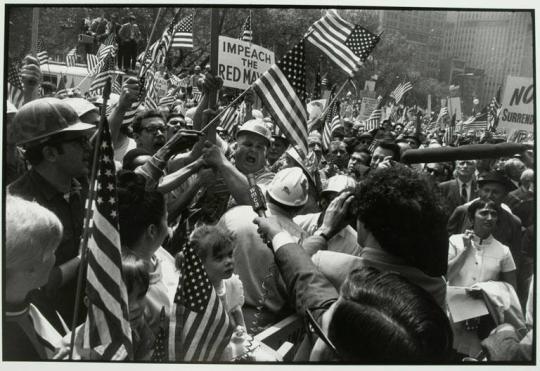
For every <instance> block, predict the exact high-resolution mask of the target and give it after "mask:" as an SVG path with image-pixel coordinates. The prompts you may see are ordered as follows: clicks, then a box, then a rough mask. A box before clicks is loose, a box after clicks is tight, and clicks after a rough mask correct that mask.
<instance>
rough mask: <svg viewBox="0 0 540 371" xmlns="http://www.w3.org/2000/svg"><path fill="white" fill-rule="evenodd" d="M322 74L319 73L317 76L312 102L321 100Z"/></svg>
mask: <svg viewBox="0 0 540 371" xmlns="http://www.w3.org/2000/svg"><path fill="white" fill-rule="evenodd" d="M321 97H322V95H321V73H320V72H319V71H317V73H316V74H315V85H314V86H313V94H312V96H311V99H312V100H317V99H321Z"/></svg>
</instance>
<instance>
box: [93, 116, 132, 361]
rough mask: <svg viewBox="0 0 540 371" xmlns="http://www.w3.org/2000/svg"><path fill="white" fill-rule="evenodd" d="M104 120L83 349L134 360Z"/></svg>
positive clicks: (110, 152) (113, 174)
mask: <svg viewBox="0 0 540 371" xmlns="http://www.w3.org/2000/svg"><path fill="white" fill-rule="evenodd" d="M102 120H103V123H102V124H103V125H102V127H103V129H102V134H101V138H102V141H101V144H100V145H99V155H98V172H97V179H96V183H97V184H96V199H95V200H94V202H93V206H92V207H93V216H92V222H93V224H92V229H91V236H90V239H89V241H88V267H87V273H86V296H87V297H88V301H89V306H88V315H87V317H86V323H85V325H84V337H83V348H85V349H93V350H94V351H96V352H98V353H99V354H100V355H102V357H103V359H104V360H115V361H119V360H124V359H126V358H127V359H133V349H132V342H131V327H130V324H129V320H128V297H127V290H126V286H125V284H124V280H123V278H122V258H121V245H120V234H119V232H118V198H117V191H116V171H115V165H114V161H113V158H114V152H113V148H112V144H111V134H110V132H109V124H108V122H107V118H106V117H105V116H103V117H102Z"/></svg>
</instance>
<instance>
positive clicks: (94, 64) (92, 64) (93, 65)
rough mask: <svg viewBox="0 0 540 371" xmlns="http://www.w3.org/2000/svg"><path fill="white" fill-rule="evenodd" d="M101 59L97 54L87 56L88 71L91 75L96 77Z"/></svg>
mask: <svg viewBox="0 0 540 371" xmlns="http://www.w3.org/2000/svg"><path fill="white" fill-rule="evenodd" d="M99 64H100V63H99V59H98V57H97V55H95V54H86V69H87V70H88V74H89V75H94V74H95V73H96V72H97V70H98V65H99Z"/></svg>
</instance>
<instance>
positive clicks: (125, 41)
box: [118, 14, 141, 70]
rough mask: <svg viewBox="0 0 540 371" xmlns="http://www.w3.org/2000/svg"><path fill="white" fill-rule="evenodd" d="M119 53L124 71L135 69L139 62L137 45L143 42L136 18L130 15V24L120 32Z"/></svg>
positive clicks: (126, 24)
mask: <svg viewBox="0 0 540 371" xmlns="http://www.w3.org/2000/svg"><path fill="white" fill-rule="evenodd" d="M118 38H119V46H118V48H119V51H118V53H119V54H120V56H121V59H122V67H123V68H124V70H127V69H132V70H134V69H135V62H136V61H137V43H138V42H139V41H140V40H141V31H140V30H139V26H138V25H137V24H136V23H135V16H134V15H133V14H130V15H129V22H128V23H125V24H123V25H122V27H121V28H120V31H119V32H118Z"/></svg>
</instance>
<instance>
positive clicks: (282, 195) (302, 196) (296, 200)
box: [268, 167, 308, 206]
mask: <svg viewBox="0 0 540 371" xmlns="http://www.w3.org/2000/svg"><path fill="white" fill-rule="evenodd" d="M268 194H269V195H270V196H271V197H272V198H273V199H274V200H276V201H277V202H279V203H282V204H283V205H287V206H303V205H305V204H306V203H307V201H308V180H307V178H306V176H305V175H304V172H303V171H302V169H301V168H299V167H289V168H286V169H283V170H280V171H279V172H278V173H277V174H276V176H275V177H274V179H273V180H272V182H271V183H270V184H269V186H268Z"/></svg>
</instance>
